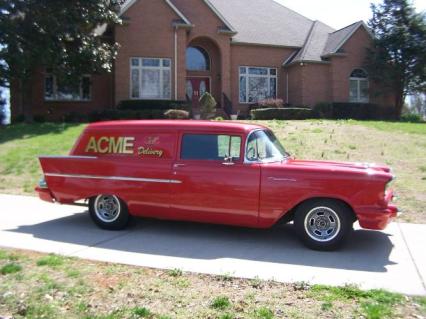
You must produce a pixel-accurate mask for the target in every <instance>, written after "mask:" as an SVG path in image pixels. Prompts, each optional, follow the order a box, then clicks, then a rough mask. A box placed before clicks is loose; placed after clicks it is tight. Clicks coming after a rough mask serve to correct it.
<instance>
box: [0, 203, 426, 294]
mask: <svg viewBox="0 0 426 319" xmlns="http://www.w3.org/2000/svg"><path fill="white" fill-rule="evenodd" d="M0 207H1V211H0V246H3V247H10V248H19V249H28V250H35V251H39V252H46V253H57V254H62V255H67V256H75V257H81V258H87V259H93V260H99V261H107V262H116V263H123V264H130V265H137V266H145V267H153V268H162V269H173V268H179V269H182V270H184V271H190V272H197V273H207V274H214V275H219V274H222V275H223V274H226V275H229V276H235V277H243V278H255V277H258V278H261V279H273V280H276V281H280V282H300V281H305V282H309V283H318V284H327V285H344V284H349V283H353V284H357V285H359V286H360V287H362V288H365V289H371V288H384V289H388V290H391V291H396V292H401V293H406V294H411V295H426V288H425V279H426V249H424V247H423V246H424V243H426V225H413V224H402V223H393V224H391V225H390V226H389V228H388V229H387V230H386V231H384V232H373V231H365V230H359V229H358V230H356V231H355V232H354V234H353V236H352V238H351V239H350V241H349V243H348V244H347V245H346V247H345V248H344V249H343V250H341V251H338V252H315V251H311V250H308V249H306V248H305V247H304V246H302V245H301V244H300V243H299V241H298V240H297V238H296V236H295V234H294V233H293V228H292V226H291V225H287V226H285V227H280V228H274V229H270V230H256V229H245V228H234V227H225V226H216V225H202V224H194V223H181V222H168V221H154V220H145V219H141V220H137V221H135V222H134V223H133V225H132V226H131V227H130V228H129V230H127V231H122V232H108V231H104V230H100V229H98V228H97V227H96V226H94V224H93V223H92V222H91V220H90V217H89V215H88V214H87V211H86V209H85V208H84V207H83V208H81V207H74V206H60V205H53V204H49V203H44V202H42V201H40V200H39V199H38V198H35V197H34V198H33V197H22V196H11V195H0Z"/></svg>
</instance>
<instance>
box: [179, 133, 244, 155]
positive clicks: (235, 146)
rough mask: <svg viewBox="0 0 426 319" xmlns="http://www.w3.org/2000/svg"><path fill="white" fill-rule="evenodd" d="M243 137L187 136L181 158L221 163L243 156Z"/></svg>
mask: <svg viewBox="0 0 426 319" xmlns="http://www.w3.org/2000/svg"><path fill="white" fill-rule="evenodd" d="M240 153H241V137H239V136H231V135H215V134H185V135H184V136H183V138H182V148H181V156H180V158H181V159H183V160H207V161H209V160H210V161H220V160H222V161H223V160H225V159H226V158H229V157H232V159H233V160H239V159H240V156H241V154H240Z"/></svg>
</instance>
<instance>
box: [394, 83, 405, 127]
mask: <svg viewBox="0 0 426 319" xmlns="http://www.w3.org/2000/svg"><path fill="white" fill-rule="evenodd" d="M404 103H405V97H404V93H403V90H400V91H399V92H397V93H396V95H395V118H396V119H397V120H400V119H401V114H402V109H403V108H404Z"/></svg>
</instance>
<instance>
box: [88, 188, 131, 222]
mask: <svg viewBox="0 0 426 319" xmlns="http://www.w3.org/2000/svg"><path fill="white" fill-rule="evenodd" d="M89 212H90V217H91V218H92V220H93V221H94V223H95V224H96V225H98V226H99V227H100V228H102V229H108V230H122V229H124V228H126V226H127V225H128V223H129V211H128V209H127V205H126V203H125V202H123V201H122V200H121V199H119V198H118V197H117V196H115V195H105V194H103V195H98V196H96V197H92V198H91V199H90V201H89Z"/></svg>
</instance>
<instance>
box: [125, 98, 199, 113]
mask: <svg viewBox="0 0 426 319" xmlns="http://www.w3.org/2000/svg"><path fill="white" fill-rule="evenodd" d="M118 109H119V110H129V111H141V110H163V111H166V110H170V109H175V110H186V111H190V109H191V106H190V105H188V103H187V102H186V101H169V100H126V101H122V102H120V104H119V105H118Z"/></svg>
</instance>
